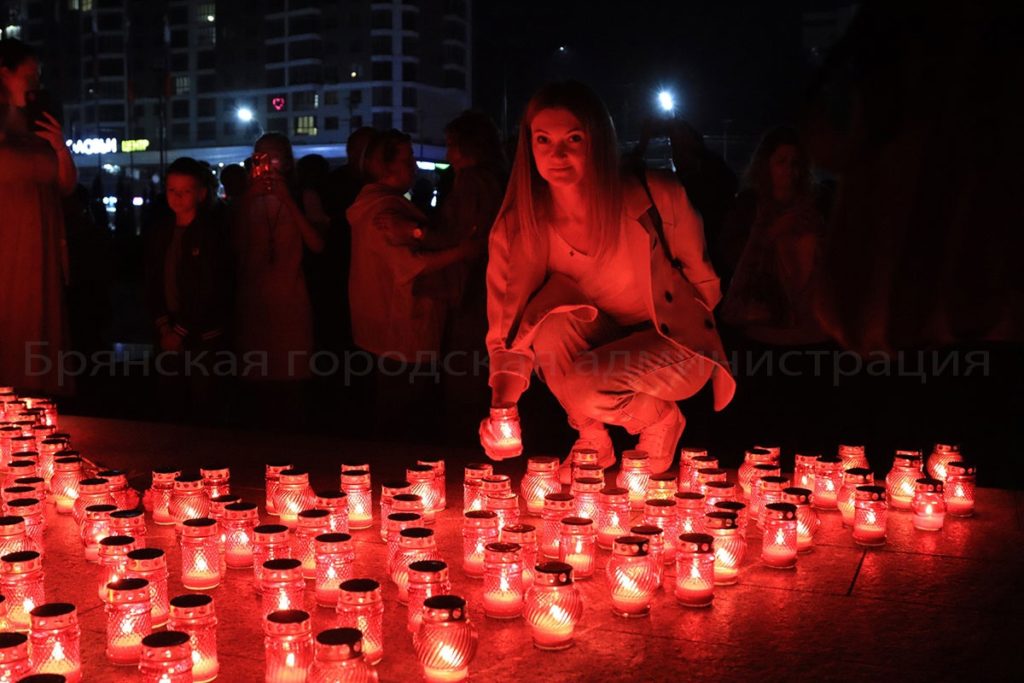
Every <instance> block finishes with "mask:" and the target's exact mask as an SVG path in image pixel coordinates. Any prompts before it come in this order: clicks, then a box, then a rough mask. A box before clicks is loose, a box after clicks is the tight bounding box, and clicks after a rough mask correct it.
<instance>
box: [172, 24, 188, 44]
mask: <svg viewBox="0 0 1024 683" xmlns="http://www.w3.org/2000/svg"><path fill="white" fill-rule="evenodd" d="M171 47H188V31H186V30H185V29H183V28H176V29H174V30H173V31H171Z"/></svg>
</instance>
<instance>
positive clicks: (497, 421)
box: [490, 403, 523, 455]
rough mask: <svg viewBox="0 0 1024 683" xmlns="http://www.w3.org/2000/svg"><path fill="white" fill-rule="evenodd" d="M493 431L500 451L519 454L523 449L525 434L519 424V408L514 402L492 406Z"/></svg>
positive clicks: (496, 445)
mask: <svg viewBox="0 0 1024 683" xmlns="http://www.w3.org/2000/svg"><path fill="white" fill-rule="evenodd" d="M490 428H491V432H492V434H493V436H494V447H495V449H497V450H498V451H499V452H502V453H507V454H509V455H518V454H520V453H522V451H523V434H522V428H521V427H520V425H519V409H518V408H516V406H515V404H514V403H504V404H500V405H496V406H493V407H492V408H491V426H490Z"/></svg>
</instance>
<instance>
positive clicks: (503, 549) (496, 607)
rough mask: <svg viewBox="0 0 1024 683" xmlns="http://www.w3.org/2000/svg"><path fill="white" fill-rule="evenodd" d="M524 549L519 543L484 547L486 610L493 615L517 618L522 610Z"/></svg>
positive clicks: (498, 617) (490, 544)
mask: <svg viewBox="0 0 1024 683" xmlns="http://www.w3.org/2000/svg"><path fill="white" fill-rule="evenodd" d="M521 550H522V549H521V548H520V546H519V544H517V543H488V544H487V545H486V546H485V547H484V593H483V604H484V614H485V615H487V616H488V617H490V618H492V619H516V618H518V617H519V616H520V615H521V614H522V613H523V569H522V555H521Z"/></svg>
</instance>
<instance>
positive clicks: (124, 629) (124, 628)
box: [121, 619, 132, 636]
mask: <svg viewBox="0 0 1024 683" xmlns="http://www.w3.org/2000/svg"><path fill="white" fill-rule="evenodd" d="M131 632H132V622H131V620H130V619H125V620H123V621H122V622H121V633H123V634H124V635H126V636H127V635H129V634H131Z"/></svg>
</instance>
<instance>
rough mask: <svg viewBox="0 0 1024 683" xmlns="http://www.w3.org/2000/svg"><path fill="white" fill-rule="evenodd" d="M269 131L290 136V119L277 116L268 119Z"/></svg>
mask: <svg viewBox="0 0 1024 683" xmlns="http://www.w3.org/2000/svg"><path fill="white" fill-rule="evenodd" d="M267 131H268V132H274V133H284V134H285V135H288V117H286V116H275V117H273V118H269V119H267Z"/></svg>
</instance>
